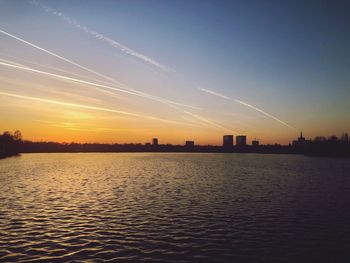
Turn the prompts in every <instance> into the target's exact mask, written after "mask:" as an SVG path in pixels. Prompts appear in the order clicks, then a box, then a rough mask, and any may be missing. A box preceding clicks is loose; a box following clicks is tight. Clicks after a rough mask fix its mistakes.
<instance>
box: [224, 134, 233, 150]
mask: <svg viewBox="0 0 350 263" xmlns="http://www.w3.org/2000/svg"><path fill="white" fill-rule="evenodd" d="M222 146H223V147H224V148H232V146H233V135H224V137H222Z"/></svg>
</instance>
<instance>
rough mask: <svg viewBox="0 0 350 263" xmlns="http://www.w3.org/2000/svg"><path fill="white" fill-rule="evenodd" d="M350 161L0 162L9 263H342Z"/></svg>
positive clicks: (67, 158) (140, 157)
mask: <svg viewBox="0 0 350 263" xmlns="http://www.w3.org/2000/svg"><path fill="white" fill-rule="evenodd" d="M349 168H350V162H349V159H314V158H307V157H303V156H288V155H254V154H25V155H23V156H21V157H18V158H10V159H5V160H1V161H0V200H1V201H0V204H1V205H0V232H1V236H0V261H34V260H44V261H51V262H52V261H70V260H71V261H74V260H78V261H82V260H93V261H97V262H98V261H116V260H119V261H123V260H125V261H151V260H152V261H159V262H164V261H168V262H179V261H184V262H199V261H210V262H214V261H217V262H233V261H234V262H281V261H283V262H300V261H301V260H303V261H308V262H311V261H312V262H316V261H317V262H344V261H346V260H347V259H350V254H349V253H348V252H347V251H350V250H349V246H350V243H349V242H348V240H349V239H350V227H349V226H348V222H349V221H350V212H349V210H348V207H349V205H350V177H349V170H350V169H349Z"/></svg>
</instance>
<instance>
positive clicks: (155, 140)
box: [152, 138, 158, 146]
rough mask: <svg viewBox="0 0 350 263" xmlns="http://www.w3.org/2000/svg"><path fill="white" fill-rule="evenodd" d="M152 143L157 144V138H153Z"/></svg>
mask: <svg viewBox="0 0 350 263" xmlns="http://www.w3.org/2000/svg"><path fill="white" fill-rule="evenodd" d="M152 144H153V146H157V145H158V138H153V139H152Z"/></svg>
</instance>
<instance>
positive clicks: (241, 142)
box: [236, 135, 247, 147]
mask: <svg viewBox="0 0 350 263" xmlns="http://www.w3.org/2000/svg"><path fill="white" fill-rule="evenodd" d="M246 145H247V136H245V135H238V136H236V146H239V147H242V146H246Z"/></svg>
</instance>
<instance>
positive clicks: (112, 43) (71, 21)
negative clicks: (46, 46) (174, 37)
mask: <svg viewBox="0 0 350 263" xmlns="http://www.w3.org/2000/svg"><path fill="white" fill-rule="evenodd" d="M28 2H29V3H30V4H32V5H36V6H39V7H40V8H42V9H43V10H44V11H45V12H47V13H50V14H52V15H55V16H57V17H59V18H61V19H63V21H65V22H66V23H68V24H70V25H72V26H74V27H75V28H77V29H79V30H81V31H84V32H85V33H87V34H89V35H91V36H93V37H95V38H97V39H99V40H101V41H103V42H106V43H107V44H109V45H110V46H112V47H113V48H116V49H118V50H119V51H121V52H123V53H124V54H127V55H130V56H133V57H135V58H138V59H140V60H142V61H144V62H146V63H148V64H151V65H153V66H155V67H157V68H159V69H161V70H163V71H165V72H170V71H171V70H170V69H169V68H168V67H166V66H164V65H162V64H161V63H159V62H157V61H155V60H154V59H151V58H149V57H147V56H146V55H143V54H141V53H139V52H137V51H135V50H132V49H131V48H129V47H127V46H124V45H123V44H121V43H119V42H117V41H115V40H113V39H111V38H109V37H106V36H104V35H103V34H101V33H98V32H96V31H94V30H92V29H90V28H88V27H86V26H84V25H82V24H81V23H79V22H78V21H76V20H75V19H72V18H70V17H68V16H66V15H65V14H63V13H62V12H58V11H56V10H55V9H53V8H51V7H48V6H46V5H44V4H42V3H41V2H39V1H35V0H29V1H28Z"/></svg>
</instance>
